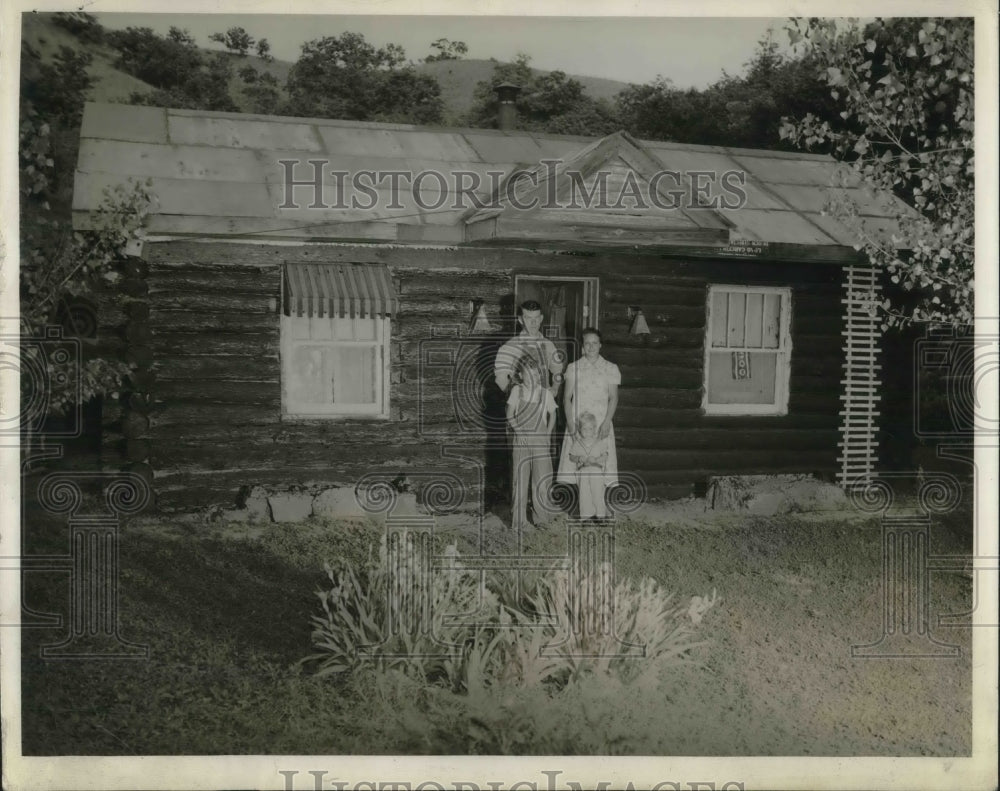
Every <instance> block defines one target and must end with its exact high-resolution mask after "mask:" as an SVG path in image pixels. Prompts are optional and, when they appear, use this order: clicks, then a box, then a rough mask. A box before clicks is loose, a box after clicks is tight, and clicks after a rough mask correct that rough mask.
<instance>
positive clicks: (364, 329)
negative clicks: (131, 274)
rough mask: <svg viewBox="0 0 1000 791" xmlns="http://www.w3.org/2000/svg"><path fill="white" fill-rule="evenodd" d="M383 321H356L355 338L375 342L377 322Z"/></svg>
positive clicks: (365, 319) (366, 319)
mask: <svg viewBox="0 0 1000 791" xmlns="http://www.w3.org/2000/svg"><path fill="white" fill-rule="evenodd" d="M380 320H381V319H369V318H364V319H354V337H355V338H356V339H357V340H359V341H373V340H375V322H376V321H380Z"/></svg>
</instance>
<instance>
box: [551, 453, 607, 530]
mask: <svg viewBox="0 0 1000 791" xmlns="http://www.w3.org/2000/svg"><path fill="white" fill-rule="evenodd" d="M609 444H610V443H609V442H608V440H607V439H599V438H597V437H592V438H591V439H584V438H583V437H580V436H575V437H573V440H572V442H570V443H569V451H568V454H567V460H568V459H569V457H570V456H572V457H573V458H575V459H578V460H579V461H575V462H574V461H570V462H569V463H570V464H571V465H572V466H573V467H574V468H575V473H574V477H575V479H576V483H577V485H578V486H579V491H580V518H581V519H590V518H591V517H596V518H598V519H604V518H605V517H606V516H607V515H608V512H607V508H606V507H605V505H604V489H605V485H606V483H607V477H606V472H607V466H608V458H609V455H608V447H609ZM561 473H562V470H560V474H561Z"/></svg>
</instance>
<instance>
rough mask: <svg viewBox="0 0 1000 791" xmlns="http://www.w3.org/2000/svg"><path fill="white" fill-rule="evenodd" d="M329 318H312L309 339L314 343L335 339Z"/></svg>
mask: <svg viewBox="0 0 1000 791" xmlns="http://www.w3.org/2000/svg"><path fill="white" fill-rule="evenodd" d="M330 322H331V319H330V317H329V316H323V317H322V318H320V317H319V316H312V317H311V318H310V319H309V339H310V340H314V341H328V340H330V338H332V337H333V335H332V328H331V326H330Z"/></svg>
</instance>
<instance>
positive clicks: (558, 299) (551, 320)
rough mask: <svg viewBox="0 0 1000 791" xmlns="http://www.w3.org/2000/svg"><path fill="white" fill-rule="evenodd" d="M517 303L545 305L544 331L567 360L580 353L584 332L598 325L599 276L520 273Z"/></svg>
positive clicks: (515, 282)
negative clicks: (530, 301) (531, 301)
mask: <svg viewBox="0 0 1000 791" xmlns="http://www.w3.org/2000/svg"><path fill="white" fill-rule="evenodd" d="M514 294H515V297H516V299H515V304H516V305H520V304H521V303H523V302H526V301H528V300H534V301H535V302H537V303H538V304H539V305H541V306H542V314H543V315H544V317H545V319H544V321H543V324H542V334H543V335H545V337H547V338H549V339H550V340H551V341H552V342H553V343H554V344H555V346H556V349H557V350H559V351H561V352H562V353H563V354H564V355H566V356H565V358H564V359H565V360H566V361H567V362H572V361H573V360H575V359H577V358H578V357H579V356H580V348H581V346H580V344H581V342H582V338H581V336H580V333H581V332H582V331H583V330H584V329H585V328H586V327H597V317H598V315H599V314H598V279H597V278H596V277H562V276H555V275H516V276H515V277H514Z"/></svg>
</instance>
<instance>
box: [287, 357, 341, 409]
mask: <svg viewBox="0 0 1000 791" xmlns="http://www.w3.org/2000/svg"><path fill="white" fill-rule="evenodd" d="M328 351H329V349H328V348H327V347H323V346H308V345H305V344H303V345H300V346H295V347H294V348H293V349H292V359H291V360H290V361H289V365H288V374H289V378H288V395H289V397H290V398H291V399H292V400H293V401H295V402H298V403H303V404H331V403H333V366H332V365H331V362H330V360H329V359H328V358H329V354H328Z"/></svg>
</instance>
